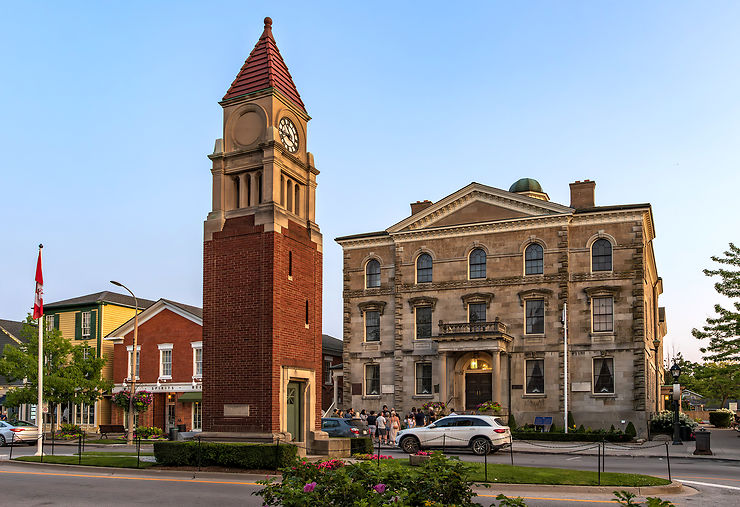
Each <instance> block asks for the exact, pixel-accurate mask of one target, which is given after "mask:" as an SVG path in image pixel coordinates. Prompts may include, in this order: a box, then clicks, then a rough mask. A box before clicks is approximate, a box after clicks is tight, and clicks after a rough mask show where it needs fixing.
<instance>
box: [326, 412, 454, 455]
mask: <svg viewBox="0 0 740 507" xmlns="http://www.w3.org/2000/svg"><path fill="white" fill-rule="evenodd" d="M453 413H454V410H453ZM332 417H344V418H345V419H356V418H359V419H361V420H363V421H365V422H366V423H367V429H368V433H369V434H370V437H371V438H372V439H373V440H374V441H375V442H380V443H381V444H386V445H394V444H395V441H396V435H397V434H398V432H399V431H400V430H402V429H407V428H415V427H418V426H426V425H428V424H431V423H432V422H434V421H435V420H436V419H437V415H436V413H435V412H434V410H432V409H429V411H428V412H424V410H422V409H419V410H417V409H416V407H412V408H411V413H410V414H406V417H404V418H403V419H402V418H401V417H400V416H399V414H398V412H396V409H395V408H390V409H389V408H388V405H383V409H382V410H380V411H378V412H376V411H375V410H370V411H369V412H368V411H366V410H365V409H362V410H360V412H359V413H356V412H355V411H354V409H352V408H350V409H348V410H347V411H346V412H345V411H343V410H334V414H332Z"/></svg>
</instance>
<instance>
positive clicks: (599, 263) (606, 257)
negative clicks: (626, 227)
mask: <svg viewBox="0 0 740 507" xmlns="http://www.w3.org/2000/svg"><path fill="white" fill-rule="evenodd" d="M611 270H612V244H611V242H610V241H609V240H608V239H603V238H602V239H597V240H596V241H594V244H593V245H591V271H611Z"/></svg>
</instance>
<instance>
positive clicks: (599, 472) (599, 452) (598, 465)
mask: <svg viewBox="0 0 740 507" xmlns="http://www.w3.org/2000/svg"><path fill="white" fill-rule="evenodd" d="M596 449H597V450H596V452H597V459H598V461H597V465H596V468H597V469H598V472H597V473H598V476H599V486H601V444H599V445H598V446H597V448H596Z"/></svg>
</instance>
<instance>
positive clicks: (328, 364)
mask: <svg viewBox="0 0 740 507" xmlns="http://www.w3.org/2000/svg"><path fill="white" fill-rule="evenodd" d="M330 368H331V359H324V384H326V385H328V386H330V385H332V384H333V382H332V377H331V369H330Z"/></svg>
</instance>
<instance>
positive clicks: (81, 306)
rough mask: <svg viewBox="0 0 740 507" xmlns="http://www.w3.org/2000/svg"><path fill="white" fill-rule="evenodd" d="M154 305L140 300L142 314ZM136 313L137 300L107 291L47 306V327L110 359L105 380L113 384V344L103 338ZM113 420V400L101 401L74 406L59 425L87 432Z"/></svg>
mask: <svg viewBox="0 0 740 507" xmlns="http://www.w3.org/2000/svg"><path fill="white" fill-rule="evenodd" d="M152 304H154V301H149V300H147V299H139V300H138V311H139V312H141V311H142V310H144V309H146V308H148V307H149V306H151V305H152ZM135 313H136V309H135V305H134V298H132V297H131V296H128V295H125V294H118V293H117V292H109V291H103V292H97V293H95V294H88V295H85V296H80V297H76V298H72V299H65V300H64V301H56V302H53V303H46V304H44V325H45V326H46V328H47V329H52V328H55V329H59V330H60V331H61V332H62V336H63V337H64V338H67V339H68V340H70V341H72V342H73V343H74V344H80V343H83V342H87V344H88V345H89V346H90V348H91V351H92V353H94V354H96V355H97V356H98V357H100V356H101V355H102V356H104V357H107V359H108V361H107V362H106V364H105V366H104V367H103V372H102V373H103V377H104V378H106V379H108V380H113V344H112V343H110V342H108V341H105V340H103V339H102V338H103V337H104V336H106V335H107V334H108V333H110V332H111V331H113V330H114V329H116V328H117V327H119V326H120V325H121V324H123V323H124V322H127V321H128V320H130V319H131V318H132V317H133V316H134V314H135ZM110 419H111V402H110V397H105V398H103V399H102V400H99V401H98V402H97V403H96V404H95V406H92V405H85V404H81V405H72V404H70V405H68V406H63V407H58V410H57V422H59V423H62V422H68V423H72V424H78V425H80V426H82V427H83V428H84V429H85V430H87V431H94V430H95V428H97V426H99V425H100V424H110ZM49 422H51V421H50V416H49Z"/></svg>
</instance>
